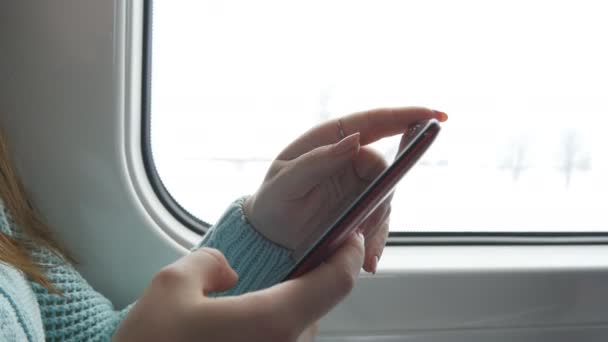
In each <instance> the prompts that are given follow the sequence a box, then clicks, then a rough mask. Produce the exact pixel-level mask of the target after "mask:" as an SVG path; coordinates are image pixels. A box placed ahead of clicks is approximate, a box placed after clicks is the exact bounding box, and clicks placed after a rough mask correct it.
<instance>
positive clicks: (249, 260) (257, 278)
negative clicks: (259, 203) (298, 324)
mask: <svg viewBox="0 0 608 342" xmlns="http://www.w3.org/2000/svg"><path fill="white" fill-rule="evenodd" d="M245 199H246V198H245V197H243V198H240V199H238V200H236V201H235V202H234V203H232V204H231V205H230V207H228V209H227V210H226V212H225V213H224V215H222V217H221V218H220V219H219V221H218V222H217V223H216V224H215V225H214V226H213V227H211V229H210V230H209V231H208V232H207V233H206V234H205V237H204V238H203V240H202V241H201V242H200V243H199V245H198V246H197V247H196V248H195V249H198V248H201V247H210V248H216V249H218V250H220V251H221V252H222V253H224V256H226V259H227V260H228V262H229V263H230V266H232V268H233V269H234V270H235V271H236V273H237V274H238V275H239V281H238V283H237V285H236V286H235V287H233V288H232V289H230V290H228V291H225V292H221V293H217V294H215V295H214V296H228V295H239V294H242V293H246V292H251V291H256V290H260V289H264V288H267V287H270V286H272V285H275V284H278V283H279V282H280V281H281V280H283V279H284V278H285V277H286V276H287V274H288V273H289V272H290V271H291V270H292V269H293V267H294V266H295V263H294V262H293V260H292V259H291V257H290V256H291V251H290V250H289V249H286V248H284V247H282V246H279V245H277V244H276V243H274V242H272V241H270V240H268V239H266V238H265V237H264V236H263V235H262V234H260V233H258V232H257V231H256V230H255V228H253V226H251V224H249V222H248V221H247V218H246V216H245V212H244V211H243V203H244V202H245Z"/></svg>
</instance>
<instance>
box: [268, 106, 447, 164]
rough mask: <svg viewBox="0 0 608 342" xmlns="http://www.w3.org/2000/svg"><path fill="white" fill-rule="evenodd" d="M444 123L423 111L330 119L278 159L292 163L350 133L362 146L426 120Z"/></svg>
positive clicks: (398, 110)
mask: <svg viewBox="0 0 608 342" xmlns="http://www.w3.org/2000/svg"><path fill="white" fill-rule="evenodd" d="M432 118H435V119H438V120H439V121H445V120H447V115H446V114H445V113H443V112H440V111H436V110H432V109H429V108H424V107H401V108H379V109H373V110H368V111H364V112H359V113H354V114H351V115H348V116H345V117H342V118H338V119H333V120H329V121H326V122H324V123H322V124H321V125H319V126H317V127H315V128H313V129H311V130H309V131H308V132H306V133H304V134H303V135H302V136H300V137H299V138H298V139H296V140H295V141H294V142H293V143H291V144H290V145H289V146H288V147H287V148H286V149H285V150H283V152H281V154H280V155H279V157H278V159H280V160H291V159H294V158H297V157H298V156H300V155H302V154H303V153H306V152H308V151H310V150H312V149H314V148H317V147H319V146H323V145H329V144H333V143H336V142H338V141H340V140H342V138H344V137H347V136H349V135H351V134H353V133H356V132H359V133H361V136H360V139H361V145H367V144H370V143H372V142H374V141H377V140H379V139H382V138H385V137H389V136H392V135H395V134H401V133H403V132H405V130H406V129H407V128H408V127H409V126H410V125H411V124H413V123H415V122H417V121H422V120H427V119H432Z"/></svg>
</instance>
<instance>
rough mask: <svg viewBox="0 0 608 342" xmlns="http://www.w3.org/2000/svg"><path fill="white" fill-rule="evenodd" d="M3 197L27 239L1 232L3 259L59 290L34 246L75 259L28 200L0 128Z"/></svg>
mask: <svg viewBox="0 0 608 342" xmlns="http://www.w3.org/2000/svg"><path fill="white" fill-rule="evenodd" d="M0 198H1V199H2V202H3V203H4V206H5V208H6V210H8V212H9V214H10V216H11V218H12V219H13V221H14V223H15V224H16V225H17V226H18V227H19V228H20V229H21V230H22V232H23V233H24V234H25V238H24V239H20V238H16V237H12V236H8V235H6V234H3V233H1V232H0V261H2V262H4V263H7V264H9V265H11V266H13V267H15V268H16V269H18V270H20V271H21V272H23V273H24V274H25V275H26V276H27V277H28V278H29V279H30V280H33V281H35V282H37V283H39V284H40V285H42V286H44V287H46V288H47V289H48V290H49V291H51V292H54V293H58V292H57V290H56V289H55V287H54V286H53V285H52V284H51V283H50V282H49V280H48V278H47V277H46V276H45V274H44V270H43V269H42V267H41V266H40V265H38V264H37V263H36V262H35V261H34V260H33V259H32V257H31V252H32V251H33V249H34V248H40V247H42V248H46V249H48V250H49V251H51V252H53V253H56V254H57V255H59V256H62V257H64V258H65V259H66V260H68V261H73V259H72V258H71V257H70V256H69V255H68V254H67V253H66V251H65V250H64V249H63V248H62V246H61V245H60V244H59V243H58V242H57V240H55V238H54V236H53V234H52V232H51V230H50V229H49V227H48V226H47V225H46V224H45V223H44V221H43V220H42V218H41V217H40V215H39V214H38V213H37V212H36V210H34V208H33V207H32V205H31V203H30V201H29V200H28V199H27V196H26V192H25V189H24V187H23V184H22V183H21V181H20V180H19V178H18V176H17V173H16V172H15V169H14V168H13V166H12V164H11V161H10V156H9V151H8V147H7V144H6V141H5V140H4V137H3V134H2V132H1V131H0Z"/></svg>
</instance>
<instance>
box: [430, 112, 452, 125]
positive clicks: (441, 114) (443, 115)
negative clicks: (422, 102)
mask: <svg viewBox="0 0 608 342" xmlns="http://www.w3.org/2000/svg"><path fill="white" fill-rule="evenodd" d="M431 110H432V111H433V113H435V114H437V118H438V119H439V121H441V122H444V121H447V119H448V115H447V114H446V113H444V112H441V111H438V110H434V109H431Z"/></svg>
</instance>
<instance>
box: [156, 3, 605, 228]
mask: <svg viewBox="0 0 608 342" xmlns="http://www.w3.org/2000/svg"><path fill="white" fill-rule="evenodd" d="M606 7H607V6H606V4H605V3H604V2H601V1H586V0H585V1H539V0H533V1H503V2H497V1H471V0H465V1H439V0H420V1H329V0H326V1H299V2H292V1H201V0H190V1H187V0H176V1H156V2H154V3H153V11H152V13H153V14H152V18H151V19H152V26H151V27H152V45H151V51H150V53H151V60H152V74H151V111H150V115H151V137H152V140H151V144H152V153H153V157H154V163H155V165H156V168H157V170H158V174H159V175H160V178H161V179H162V182H163V183H164V185H165V186H166V188H167V189H168V191H169V192H170V193H171V195H172V196H173V197H174V198H175V199H176V200H177V201H178V202H179V203H180V205H181V206H183V207H184V208H185V209H186V210H188V211H189V212H190V213H192V214H193V215H195V216H197V217H199V218H200V219H202V220H204V221H206V222H209V223H213V222H215V221H216V220H217V219H218V218H219V216H220V215H221V214H222V212H223V211H224V209H225V208H226V207H227V206H228V204H229V203H230V202H232V201H233V200H234V199H236V198H238V197H240V196H242V195H245V194H250V193H252V192H254V191H255V189H256V188H257V187H258V185H259V184H260V183H261V181H262V179H263V177H264V174H265V172H266V170H267V168H268V166H269V164H270V162H271V161H272V159H273V158H274V157H275V156H276V155H277V154H278V153H279V151H280V150H281V149H282V148H283V147H285V146H286V145H287V144H288V143H289V142H291V141H292V140H293V139H295V138H296V137H297V136H298V135H300V134H301V133H303V132H304V131H306V130H308V129H309V128H310V127H312V126H314V125H315V124H317V123H319V122H321V121H324V120H327V119H329V118H333V117H337V116H342V115H345V114H349V113H352V112H356V111H361V110H366V109H372V108H376V107H387V106H407V105H415V106H428V107H430V108H435V109H438V110H441V111H445V112H446V113H448V115H449V116H450V119H449V121H448V122H447V123H446V124H444V125H443V130H442V132H441V133H440V135H439V137H438V139H437V141H436V142H435V144H434V145H433V146H432V147H431V148H430V149H429V151H428V153H427V154H425V155H424V157H423V158H422V160H421V161H420V162H419V163H418V165H416V166H415V167H414V168H413V169H412V170H411V171H410V173H409V174H408V175H407V176H406V177H405V178H404V179H403V181H402V182H401V183H400V185H399V186H398V188H397V191H396V194H395V197H394V200H393V211H392V219H391V230H392V231H409V232H579V231H586V232H606V231H608V214H607V211H606V209H607V203H608V134H607V130H608V119H607V117H608V63H607V62H606V61H608V44H607V41H608V35H607V33H606V32H608V20H606V13H608V8H606ZM398 139H399V138H398V137H396V138H393V139H387V140H384V141H381V142H379V143H376V144H374V147H375V148H377V149H378V150H379V151H381V153H382V154H383V155H385V156H386V158H387V159H388V160H390V159H392V158H393V156H394V154H395V152H396V148H397V144H398Z"/></svg>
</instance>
